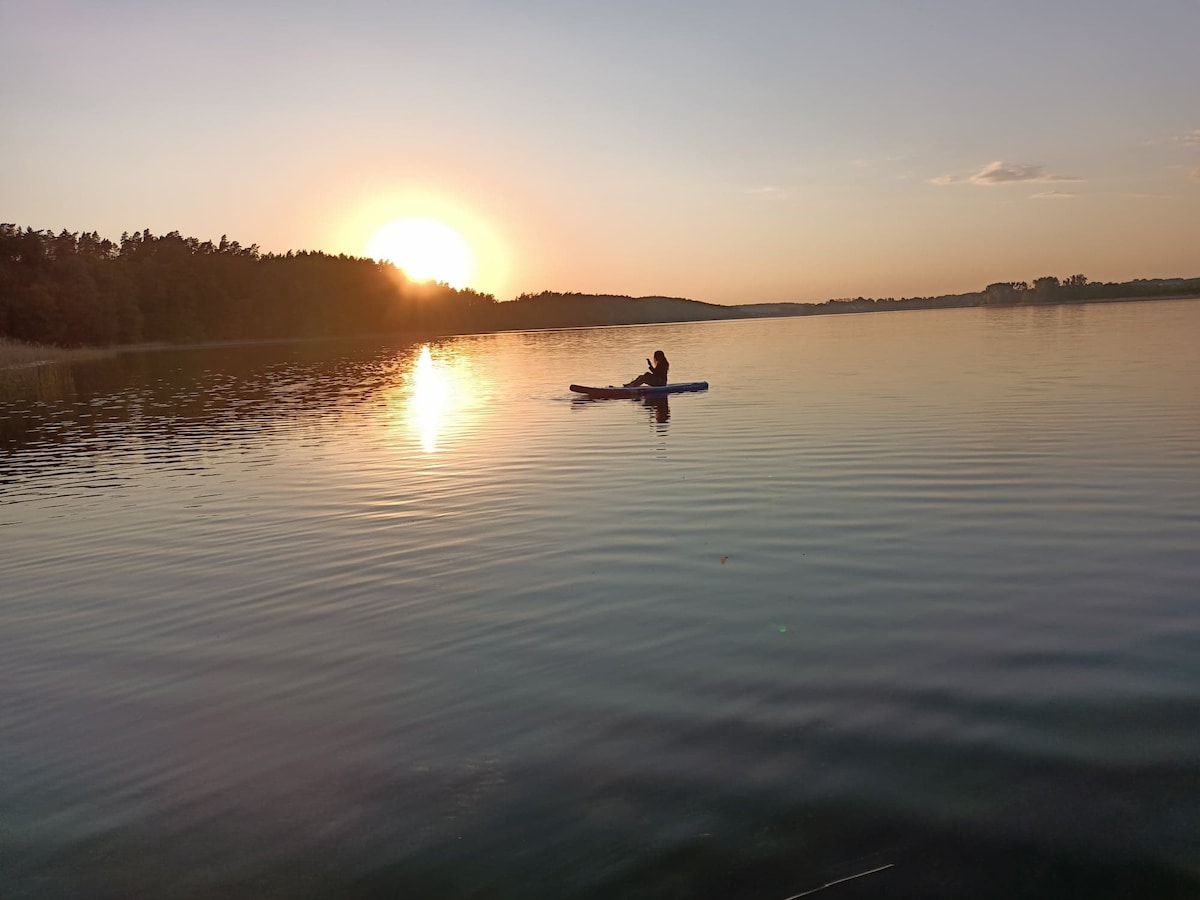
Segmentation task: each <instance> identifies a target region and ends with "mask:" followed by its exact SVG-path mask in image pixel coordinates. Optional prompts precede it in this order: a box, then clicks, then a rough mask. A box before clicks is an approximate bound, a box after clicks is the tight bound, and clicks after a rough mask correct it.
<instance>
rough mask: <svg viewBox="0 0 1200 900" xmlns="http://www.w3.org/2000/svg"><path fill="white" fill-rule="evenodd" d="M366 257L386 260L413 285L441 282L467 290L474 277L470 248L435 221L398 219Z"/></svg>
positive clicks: (375, 238)
mask: <svg viewBox="0 0 1200 900" xmlns="http://www.w3.org/2000/svg"><path fill="white" fill-rule="evenodd" d="M367 256H370V257H371V258H373V259H377V260H379V261H381V262H382V261H384V260H387V261H388V262H391V263H394V264H395V265H396V266H398V267H399V268H401V269H403V270H404V273H405V274H406V275H407V276H408V277H409V278H411V279H412V280H413V281H439V282H443V283H445V284H448V285H450V286H451V287H455V288H464V287H466V286H467V285H468V284H469V283H470V281H471V278H472V276H473V275H474V269H475V264H474V259H473V257H472V254H471V248H470V247H469V246H467V242H466V241H465V240H463V238H462V236H461V235H460V234H459V233H458V232H457V231H455V230H454V229H453V228H451V227H450V226H449V225H447V224H445V223H444V222H439V221H438V220H436V219H396V220H395V221H393V222H389V223H388V224H386V225H384V226H383V227H382V228H380V229H379V230H378V231H376V232H375V233H374V234H373V235H372V236H371V240H370V241H369V242H368V244H367Z"/></svg>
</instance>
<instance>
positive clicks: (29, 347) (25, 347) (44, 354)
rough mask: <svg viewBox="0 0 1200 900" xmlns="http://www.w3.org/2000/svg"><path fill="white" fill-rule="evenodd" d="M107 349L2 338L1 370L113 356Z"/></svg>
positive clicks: (0, 349)
mask: <svg viewBox="0 0 1200 900" xmlns="http://www.w3.org/2000/svg"><path fill="white" fill-rule="evenodd" d="M112 353H113V351H112V350H109V349H108V348H106V347H76V348H67V347H52V346H50V345H49V344H26V343H24V342H23V341H14V340H12V339H11V338H4V337H0V369H19V368H24V367H26V366H38V365H42V364H44V363H58V362H77V361H79V360H85V359H101V358H103V357H105V356H111V355H112Z"/></svg>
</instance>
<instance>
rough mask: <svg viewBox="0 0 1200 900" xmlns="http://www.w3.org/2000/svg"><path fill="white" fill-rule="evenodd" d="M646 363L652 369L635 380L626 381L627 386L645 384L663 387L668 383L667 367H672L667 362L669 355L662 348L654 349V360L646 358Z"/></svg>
mask: <svg viewBox="0 0 1200 900" xmlns="http://www.w3.org/2000/svg"><path fill="white" fill-rule="evenodd" d="M646 365H648V366H649V367H650V370H649V371H648V372H646V373H644V374H642V375H639V376H638V377H637V378H635V379H633V381H627V382H625V387H641V386H642V385H643V384H645V385H650V386H653V387H662V386H663V385H664V384H666V383H667V369H669V368H671V364H670V363H669V362H667V355H666V354H665V353H663V352H662V351H661V350H655V351H654V362H650V360H646Z"/></svg>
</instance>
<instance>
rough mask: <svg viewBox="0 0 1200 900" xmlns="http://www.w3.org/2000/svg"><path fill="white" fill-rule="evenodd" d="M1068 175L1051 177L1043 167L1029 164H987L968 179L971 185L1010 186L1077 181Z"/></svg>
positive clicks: (997, 162) (998, 162)
mask: <svg viewBox="0 0 1200 900" xmlns="http://www.w3.org/2000/svg"><path fill="white" fill-rule="evenodd" d="M1078 180H1079V179H1078V178H1072V177H1071V176H1070V175H1051V174H1050V173H1048V172H1047V171H1046V167H1045V166H1037V165H1032V164H1030V163H1004V162H1000V161H999V160H997V161H996V162H993V163H988V164H987V165H986V166H984V167H983V168H982V169H980V170H979V171H978V172H976V173H975V174H974V175H972V176H971V177H970V179H969V181H970V182H971V184H982V185H991V184H1011V183H1012V182H1015V181H1078Z"/></svg>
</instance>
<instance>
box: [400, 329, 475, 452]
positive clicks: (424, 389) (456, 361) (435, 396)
mask: <svg viewBox="0 0 1200 900" xmlns="http://www.w3.org/2000/svg"><path fill="white" fill-rule="evenodd" d="M405 368H406V369H407V370H408V371H407V378H405V379H404V387H403V388H401V390H400V397H398V398H397V399H402V402H403V409H404V413H403V419H404V420H405V424H406V430H407V431H408V432H409V433H410V434H413V435H414V436H415V437H416V439H417V441H418V442H419V443H420V445H421V449H422V450H423V451H424V452H425V453H437V452H438V451H439V449H442V450H444V449H446V444H447V437H448V436H451V435H456V434H462V433H463V432H464V431H470V430H471V429H472V428H473V427H475V426H476V425H477V424H478V423H477V422H475V421H474V420H476V419H477V418H478V415H479V409H478V406H479V403H478V394H479V392H480V390H481V389H483V388H484V387H485V386H486V385H485V384H484V382H486V381H487V379H486V377H483V378H482V380H481V373H478V372H475V371H474V368H473V366H472V365H471V358H470V355H469V354H466V353H462V352H458V351H457V350H456V348H454V347H453V346H445V347H437V348H431V347H430V346H429V345H428V344H426V345H424V346H422V347H421V350H420V352H419V353H418V354H417V355H416V357H415V359H414V358H412V357H410V361H409V363H408V364H407V365H406V366H405Z"/></svg>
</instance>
